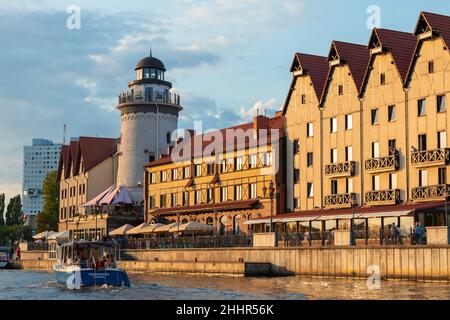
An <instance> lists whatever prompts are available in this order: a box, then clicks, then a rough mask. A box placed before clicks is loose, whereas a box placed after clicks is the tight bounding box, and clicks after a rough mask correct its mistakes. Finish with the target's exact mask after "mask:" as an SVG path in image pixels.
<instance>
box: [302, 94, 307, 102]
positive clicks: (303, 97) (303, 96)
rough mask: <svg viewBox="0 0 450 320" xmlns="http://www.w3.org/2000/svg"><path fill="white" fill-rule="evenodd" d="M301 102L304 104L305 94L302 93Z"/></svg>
mask: <svg viewBox="0 0 450 320" xmlns="http://www.w3.org/2000/svg"><path fill="white" fill-rule="evenodd" d="M302 104H306V95H304V94H302Z"/></svg>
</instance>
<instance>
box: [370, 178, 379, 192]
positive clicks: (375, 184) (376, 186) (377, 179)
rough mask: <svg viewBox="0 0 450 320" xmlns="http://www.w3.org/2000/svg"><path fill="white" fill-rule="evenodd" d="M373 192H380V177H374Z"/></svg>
mask: <svg viewBox="0 0 450 320" xmlns="http://www.w3.org/2000/svg"><path fill="white" fill-rule="evenodd" d="M372 190H373V191H377V190H380V176H375V175H373V176H372Z"/></svg>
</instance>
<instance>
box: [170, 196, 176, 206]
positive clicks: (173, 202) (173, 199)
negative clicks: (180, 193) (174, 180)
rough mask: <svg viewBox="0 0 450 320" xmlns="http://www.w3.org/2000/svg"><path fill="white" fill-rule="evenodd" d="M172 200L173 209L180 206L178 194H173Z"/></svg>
mask: <svg viewBox="0 0 450 320" xmlns="http://www.w3.org/2000/svg"><path fill="white" fill-rule="evenodd" d="M170 198H171V200H170V203H171V206H172V207H176V206H177V205H178V197H177V194H176V193H172V195H171V197H170Z"/></svg>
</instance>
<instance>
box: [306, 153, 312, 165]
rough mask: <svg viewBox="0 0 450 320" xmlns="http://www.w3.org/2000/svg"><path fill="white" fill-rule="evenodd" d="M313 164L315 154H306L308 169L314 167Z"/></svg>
mask: <svg viewBox="0 0 450 320" xmlns="http://www.w3.org/2000/svg"><path fill="white" fill-rule="evenodd" d="M313 162H314V158H313V153H312V152H308V153H307V154H306V165H307V166H308V167H311V166H312V165H313Z"/></svg>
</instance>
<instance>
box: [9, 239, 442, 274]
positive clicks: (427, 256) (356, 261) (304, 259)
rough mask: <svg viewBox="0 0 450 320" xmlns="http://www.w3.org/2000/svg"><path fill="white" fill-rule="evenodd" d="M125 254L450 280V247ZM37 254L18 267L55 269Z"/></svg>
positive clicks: (182, 265) (176, 263) (259, 270)
mask: <svg viewBox="0 0 450 320" xmlns="http://www.w3.org/2000/svg"><path fill="white" fill-rule="evenodd" d="M121 255H122V259H123V260H124V261H121V262H119V266H121V267H123V268H124V269H125V270H127V271H129V272H163V273H196V274H214V275H230V276H245V275H247V276H250V275H257V274H263V275H264V274H265V275H272V276H286V275H307V276H320V277H362V278H366V277H368V276H370V275H372V274H373V272H374V271H377V270H379V272H380V275H381V278H382V279H386V280H410V281H450V246H383V247H317V248H314V247H312V248H311V247H308V248H226V249H170V250H167V249H165V250H126V251H122V252H121ZM33 256H42V257H44V259H42V260H35V259H29V258H28V257H27V254H26V253H25V252H23V253H22V257H23V259H24V260H22V261H21V262H20V263H19V264H18V265H17V267H22V268H24V269H32V270H36V269H40V270H51V266H52V264H53V263H54V262H53V261H51V260H47V259H46V258H45V253H41V255H39V254H38V253H36V252H33ZM369 267H370V268H369Z"/></svg>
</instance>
